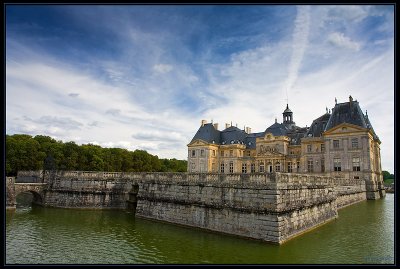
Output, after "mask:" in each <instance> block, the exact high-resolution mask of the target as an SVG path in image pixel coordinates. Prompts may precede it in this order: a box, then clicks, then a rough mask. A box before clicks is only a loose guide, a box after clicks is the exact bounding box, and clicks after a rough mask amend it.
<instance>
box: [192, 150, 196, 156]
mask: <svg viewBox="0 0 400 269" xmlns="http://www.w3.org/2000/svg"><path fill="white" fill-rule="evenodd" d="M195 156H196V150H194V149H193V150H192V157H195Z"/></svg>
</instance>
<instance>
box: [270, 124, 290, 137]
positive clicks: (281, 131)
mask: <svg viewBox="0 0 400 269" xmlns="http://www.w3.org/2000/svg"><path fill="white" fill-rule="evenodd" d="M288 131H289V129H288V128H286V126H285V125H284V124H282V123H277V122H275V123H274V124H272V125H271V126H269V127H268V128H267V129H265V132H264V133H272V134H273V135H274V136H280V135H286V134H287V132H288Z"/></svg>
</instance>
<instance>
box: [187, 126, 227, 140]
mask: <svg viewBox="0 0 400 269" xmlns="http://www.w3.org/2000/svg"><path fill="white" fill-rule="evenodd" d="M196 139H201V140H204V141H206V142H208V143H213V141H214V143H215V144H220V132H219V131H218V130H216V129H215V128H214V125H213V124H212V123H206V124H204V125H203V126H201V127H200V128H199V130H198V131H197V133H196V134H195V135H194V137H193V139H192V141H190V143H191V142H193V141H194V140H196Z"/></svg>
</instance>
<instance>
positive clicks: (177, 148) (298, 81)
mask: <svg viewBox="0 0 400 269" xmlns="http://www.w3.org/2000/svg"><path fill="white" fill-rule="evenodd" d="M312 8H313V10H312V12H310V10H309V7H304V6H301V7H299V9H298V13H297V17H296V20H295V21H294V24H293V28H292V29H293V32H292V29H291V28H290V31H288V32H287V33H285V35H284V38H282V39H280V40H276V41H275V42H273V43H265V44H263V45H260V46H259V47H249V48H245V49H243V50H241V51H236V52H235V53H233V54H232V55H230V57H228V58H229V60H228V61H226V62H218V63H215V61H214V62H213V64H211V63H210V62H208V61H207V60H206V59H210V58H211V57H213V54H212V51H213V48H207V49H206V50H207V52H202V53H203V54H204V56H203V58H201V57H200V58H199V59H198V61H196V63H195V65H194V63H192V62H188V61H187V59H183V58H182V59H175V58H173V57H172V56H169V55H170V54H168V50H169V49H171V47H168V46H167V45H166V44H167V42H163V41H165V40H164V39H165V38H166V36H163V35H161V36H156V35H155V34H152V33H145V32H143V31H140V30H138V29H134V28H133V29H132V26H129V25H128V24H126V23H125V20H123V19H122V18H114V20H119V19H120V20H121V21H120V23H119V24H115V23H111V24H110V25H109V26H107V27H109V28H107V29H109V30H112V31H113V32H115V33H116V35H118V38H121V40H123V41H127V42H121V43H122V44H124V45H121V47H120V48H121V55H122V57H121V58H118V59H115V60H113V61H101V59H95V58H94V59H93V61H92V62H90V63H88V66H86V67H87V68H86V69H83V68H80V67H79V65H76V66H69V65H66V64H63V61H60V60H57V59H56V58H52V57H50V56H48V55H47V54H46V53H44V52H40V53H39V52H37V53H34V52H32V51H31V50H30V49H29V48H27V47H24V46H23V45H21V44H16V43H15V42H14V43H13V42H11V45H10V43H7V46H8V51H10V49H11V48H17V49H16V51H18V52H21V53H22V54H23V55H24V56H23V57H21V58H18V57H11V58H10V57H8V56H7V69H6V72H7V74H6V85H7V89H6V90H7V92H6V98H7V99H6V113H7V118H6V127H7V133H20V132H26V133H29V134H45V135H46V134H51V135H52V136H56V137H57V139H61V140H63V141H70V140H73V141H75V142H77V143H80V144H82V143H89V142H90V141H95V142H96V143H98V144H99V145H101V146H105V147H123V148H127V149H129V150H135V149H144V150H147V151H149V152H150V153H152V154H157V155H158V156H159V157H161V158H165V157H167V158H178V159H186V158H187V147H186V145H187V144H188V143H189V142H190V140H191V139H192V137H193V136H194V135H195V133H196V131H197V130H198V128H199V127H200V121H201V120H202V119H207V120H208V121H210V120H211V119H213V121H214V123H219V129H220V130H222V129H224V127H225V126H224V125H225V123H230V122H231V121H232V123H233V125H236V123H237V124H238V127H239V128H243V127H244V126H246V127H251V128H252V131H253V132H262V131H264V130H265V129H266V128H267V127H268V126H270V125H271V124H273V123H274V119H275V117H276V118H277V119H278V121H279V122H281V121H282V112H283V110H284V108H285V106H286V100H285V99H286V96H285V90H286V89H288V94H289V106H290V108H291V110H292V111H293V112H294V121H295V122H296V124H297V125H298V126H305V125H308V126H309V125H310V124H311V122H312V120H313V119H315V118H317V117H319V116H321V115H322V114H323V113H325V107H326V106H327V107H328V108H332V107H333V106H334V98H335V97H336V98H337V99H338V102H345V101H347V100H348V96H349V95H352V96H353V97H354V98H355V99H357V100H358V101H359V102H360V106H361V108H362V109H363V111H364V112H365V110H366V109H367V110H368V114H369V118H370V120H371V123H372V125H373V127H374V129H375V131H376V133H377V134H378V136H379V137H380V138H381V140H382V145H381V153H382V168H383V169H385V170H389V171H394V170H393V167H394V151H393V148H394V129H393V126H394V117H393V115H394V108H393V107H394V101H393V99H394V85H393V80H394V70H393V66H394V55H393V48H389V49H388V50H387V51H386V53H380V54H373V53H370V52H368V51H364V47H362V46H361V43H358V42H356V41H354V40H352V39H351V38H350V36H357V37H359V36H360V34H358V35H357V34H355V33H351V31H343V32H342V31H341V30H339V28H340V27H342V26H343V25H344V26H343V28H344V29H347V30H349V29H351V26H352V25H353V24H354V23H358V22H361V21H363V20H364V19H365V18H366V17H367V16H368V13H366V12H367V11H368V10H369V9H365V8H363V7H350V8H348V6H336V7H331V6H329V8H328V6H326V8H325V6H323V7H318V8H315V9H314V7H312ZM332 10H334V11H332ZM314 11H315V12H314ZM329 22H330V23H333V24H335V23H338V24H340V27H337V28H336V27H332V28H329V31H326V28H322V30H323V31H324V32H321V28H320V27H319V25H320V24H321V23H322V24H324V23H325V24H326V25H325V26H327V23H329ZM125 24H126V25H125ZM121 25H122V26H123V25H125V26H123V27H126V28H123V29H121V27H120V26H121ZM334 26H335V25H334ZM327 33H332V34H331V35H329V36H327V35H328V34H327ZM353 34H354V35H353ZM361 36H362V35H361ZM380 39H381V40H382V41H379V44H385V42H386V44H391V43H394V42H393V39H392V40H388V39H385V38H384V37H382V38H380ZM327 40H329V42H326V41H327ZM360 40H365V39H362V38H361V39H360ZM117 41H120V40H117ZM389 41H391V42H389ZM7 42H9V41H7ZM169 44H171V42H170V43H169ZM174 44H176V43H174ZM332 44H333V45H335V46H338V47H341V48H347V49H348V50H349V51H350V52H353V51H358V53H346V51H345V50H337V49H336V50H335V49H332V48H333V47H332ZM182 45H184V44H182ZM217 45H218V44H217ZM142 46H143V47H142ZM381 47H384V46H381ZM183 49H185V50H188V48H187V47H186V48H183ZM144 52H146V53H144ZM196 59H197V58H196ZM139 63H140V64H139ZM165 63H168V64H165ZM194 66H195V67H194ZM98 69H100V70H101V71H103V72H102V74H103V75H104V74H105V76H101V77H100V76H98V75H97V74H96V72H87V70H89V71H97V70H98ZM195 70H201V72H198V71H195ZM171 71H173V72H171ZM202 73H205V74H207V77H203V76H202ZM160 74H163V75H160ZM104 77H107V78H108V79H104ZM177 103H179V105H177ZM24 116H27V117H29V118H30V119H34V120H35V121H36V122H35V121H26V120H24ZM43 117H48V118H44V120H43ZM15 118H18V119H15ZM40 119H42V120H40ZM46 119H47V121H46ZM60 119H64V122H63V120H61V121H60ZM66 119H69V120H70V121H68V120H66ZM52 120H54V122H55V123H57V122H59V124H54V125H53V127H52V128H48V127H49V126H48V124H49V122H51V121H52ZM73 122H78V123H80V124H81V125H79V124H78V125H76V127H79V128H75V129H74V128H68V127H71V123H72V124H73ZM46 124H47V126H46ZM72 126H73V125H72ZM78 138H79V139H78Z"/></svg>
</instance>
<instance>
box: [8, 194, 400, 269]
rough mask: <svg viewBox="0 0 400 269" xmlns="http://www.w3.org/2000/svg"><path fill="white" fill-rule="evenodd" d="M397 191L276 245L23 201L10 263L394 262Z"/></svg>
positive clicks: (11, 219)
mask: <svg viewBox="0 0 400 269" xmlns="http://www.w3.org/2000/svg"><path fill="white" fill-rule="evenodd" d="M394 256H395V255H394V195H393V194H387V195H386V197H385V198H384V199H382V200H377V201H363V202H360V203H358V204H355V205H352V206H349V207H346V208H344V209H341V210H339V218H338V219H336V220H334V221H331V222H329V223H327V224H325V225H323V226H320V227H318V228H317V229H314V230H312V231H310V232H308V233H305V234H303V235H301V236H299V237H296V238H294V239H292V240H290V241H288V242H287V243H285V244H283V245H281V246H278V245H272V244H268V243H263V242H259V241H254V240H247V239H242V238H238V237H233V236H228V235H221V234H217V233H211V232H207V231H203V230H200V229H192V228H185V227H180V226H176V225H172V224H167V223H161V222H155V221H149V220H144V219H140V218H135V216H134V215H133V214H132V213H129V212H126V211H110V210H107V211H101V210H77V209H58V208H42V207H39V206H33V207H31V206H25V207H19V208H17V209H16V210H15V211H7V213H6V264H365V263H366V264H377V263H385V264H393V263H394Z"/></svg>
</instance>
